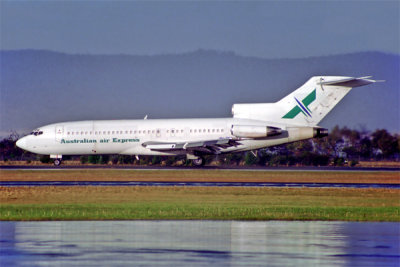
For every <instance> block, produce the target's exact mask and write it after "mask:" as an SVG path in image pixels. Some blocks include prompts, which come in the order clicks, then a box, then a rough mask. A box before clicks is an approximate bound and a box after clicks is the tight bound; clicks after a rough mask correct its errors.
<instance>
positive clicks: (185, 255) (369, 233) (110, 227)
mask: <svg viewBox="0 0 400 267" xmlns="http://www.w3.org/2000/svg"><path fill="white" fill-rule="evenodd" d="M399 226H400V224H399V223H348V222H286V221H269V222H241V221H89V222H87V221H85V222H79V221H77V222H0V239H1V240H0V241H1V242H0V266H11V265H29V266H32V265H36V266H41V265H54V264H61V265H115V266H118V265H121V266H122V265H126V264H127V263H131V264H134V265H166V266H171V265H180V266H182V265H185V266H187V265H202V266H203V265H223V266H224V265H249V264H251V265H268V266H276V265H281V266H282V265H284V266H299V265H335V266H337V265H348V266H356V265H363V266H376V265H379V266H384V265H386V266H399V263H400V262H399V260H400V251H399V249H400V248H399V240H400V229H399Z"/></svg>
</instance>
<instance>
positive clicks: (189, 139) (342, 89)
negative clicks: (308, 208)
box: [17, 76, 377, 165]
mask: <svg viewBox="0 0 400 267" xmlns="http://www.w3.org/2000/svg"><path fill="white" fill-rule="evenodd" d="M374 82H377V81H375V80H372V79H370V77H362V78H353V77H339V76H318V77H312V78H311V79H309V80H308V81H307V82H306V83H305V84H304V85H303V86H301V87H300V88H298V89H297V90H295V91H294V92H292V93H291V94H289V95H288V96H286V97H284V98H283V99H281V100H280V101H278V102H276V103H257V104H234V105H233V107H232V114H233V118H216V119H154V120H153V119H151V120H150V119H149V120H147V117H146V118H145V119H144V120H103V121H77V122H63V123H55V124H50V125H46V126H43V127H39V128H38V129H36V130H34V131H33V132H32V133H31V134H30V135H28V136H25V137H23V138H21V139H19V140H18V141H17V146H18V147H20V148H22V149H25V150H28V151H30V152H33V153H38V154H44V155H50V157H51V158H54V159H55V160H54V164H55V165H59V164H60V163H61V159H62V156H63V155H95V154H122V155H135V156H136V157H138V156H139V155H160V156H177V155H185V156H186V158H187V159H190V160H192V161H193V164H195V165H203V164H204V159H203V156H204V155H210V154H211V155H217V154H221V153H233V152H240V151H248V150H257V149H260V148H265V147H269V146H275V145H280V144H284V143H289V142H294V141H299V140H305V139H309V138H314V137H323V136H326V135H327V134H328V131H327V129H324V128H321V127H319V126H318V123H319V122H320V121H321V120H322V119H323V118H324V117H325V116H326V115H327V114H328V112H329V111H330V110H332V109H333V108H334V107H335V105H336V104H337V103H338V102H339V101H340V100H341V99H342V98H343V97H344V96H345V95H346V94H347V93H348V92H349V91H350V90H351V89H352V88H353V87H358V86H363V85H367V84H370V83H374Z"/></svg>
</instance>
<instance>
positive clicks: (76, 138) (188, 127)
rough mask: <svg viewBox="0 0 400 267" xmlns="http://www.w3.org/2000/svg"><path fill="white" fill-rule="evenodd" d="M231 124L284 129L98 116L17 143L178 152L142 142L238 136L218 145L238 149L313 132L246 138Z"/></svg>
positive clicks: (71, 151) (38, 148)
mask: <svg viewBox="0 0 400 267" xmlns="http://www.w3.org/2000/svg"><path fill="white" fill-rule="evenodd" d="M234 125H255V126H273V127H277V128H281V129H283V130H286V128H287V125H281V124H276V123H275V124H274V123H272V122H271V123H267V122H265V121H257V120H249V119H235V118H217V119H208V118H207V119H154V120H153V119H151V120H150V119H149V120H101V121H79V122H64V123H56V124H50V125H46V126H43V127H40V129H38V130H37V132H41V133H40V134H36V135H34V134H31V135H28V136H26V137H24V138H22V139H20V141H18V146H20V147H22V148H24V149H26V150H29V151H31V152H34V153H37V154H44V155H76V154H82V155H85V154H86V155H87V154H125V155H165V156H170V155H179V154H185V153H184V152H183V151H179V150H177V151H168V152H164V151H157V150H151V149H148V148H146V147H145V146H143V144H145V143H146V142H149V141H152V142H157V141H159V142H171V143H176V142H185V141H186V142H187V141H190V142H196V141H204V140H218V139H234V140H241V141H240V143H241V144H238V145H237V146H232V147H228V148H222V149H221V150H220V153H229V152H238V151H245V150H253V149H259V148H262V147H268V146H274V145H279V144H283V143H287V142H293V141H297V140H301V139H306V138H312V137H313V136H291V137H290V136H289V135H288V134H284V133H282V134H280V135H277V136H276V137H275V138H274V137H269V138H259V139H247V138H237V137H236V136H233V135H232V127H233V126H234Z"/></svg>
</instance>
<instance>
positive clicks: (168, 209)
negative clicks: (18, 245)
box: [0, 203, 400, 221]
mask: <svg viewBox="0 0 400 267" xmlns="http://www.w3.org/2000/svg"><path fill="white" fill-rule="evenodd" d="M0 214H1V217H0V218H1V220H9V221H32V220H33V221H40V220H49V221H51V220H305V221H306V220H323V221H330V220H340V221H400V214H399V209H398V208H396V207H379V208H376V207H261V206H254V207H249V206H247V207H246V206H239V207H238V206H226V205H224V206H221V205H195V204H175V205H171V204H168V203H167V204H165V203H132V204H63V205H55V204H45V205H1V206H0Z"/></svg>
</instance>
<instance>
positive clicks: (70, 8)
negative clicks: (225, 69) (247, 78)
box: [0, 0, 400, 58]
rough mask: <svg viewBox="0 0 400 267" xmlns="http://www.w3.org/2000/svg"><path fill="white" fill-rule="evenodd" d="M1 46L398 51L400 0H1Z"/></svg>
mask: <svg viewBox="0 0 400 267" xmlns="http://www.w3.org/2000/svg"><path fill="white" fill-rule="evenodd" d="M0 5H1V6H0V9H1V49H3V50H8V49H49V50H54V51H61V52H68V53H90V54H121V53H122V54H133V55H153V54H162V53H182V52H188V51H194V50H197V49H216V50H222V51H233V52H236V53H237V54H239V55H245V56H257V57H264V58H285V57H307V56H320V55H332V54H341V53H348V52H357V51H371V50H374V51H382V52H389V53H395V54H399V53H400V48H399V47H400V42H399V39H400V29H399V28H400V26H399V25H400V18H399V12H400V2H399V1H321V2H317V1H279V2H278V1H246V2H241V1H234V2H227V1H223V2H213V1H199V2H187V1H160V2H158V1H155V2H153V1H151V2H148V1H146V2H144V1H143V2H142V1H89V0H88V1H4V0H1V1H0Z"/></svg>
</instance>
